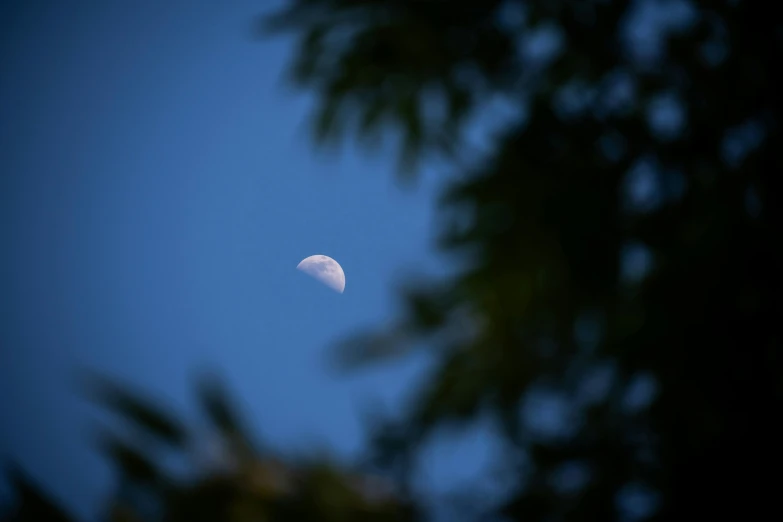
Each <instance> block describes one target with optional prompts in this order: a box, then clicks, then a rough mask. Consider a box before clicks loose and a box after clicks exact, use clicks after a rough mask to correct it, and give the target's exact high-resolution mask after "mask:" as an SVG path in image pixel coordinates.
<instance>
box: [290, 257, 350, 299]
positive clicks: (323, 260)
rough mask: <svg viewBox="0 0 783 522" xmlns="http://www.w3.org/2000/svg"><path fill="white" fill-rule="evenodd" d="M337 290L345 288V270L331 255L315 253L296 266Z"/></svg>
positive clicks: (340, 291) (341, 291)
mask: <svg viewBox="0 0 783 522" xmlns="http://www.w3.org/2000/svg"><path fill="white" fill-rule="evenodd" d="M296 269H297V270H301V271H302V272H304V273H305V274H307V275H309V276H310V277H313V278H315V279H317V280H319V281H320V282H322V283H323V284H325V285H326V286H328V287H329V288H331V289H332V290H334V291H335V292H339V293H341V294H342V293H343V290H345V272H343V269H342V267H341V266H340V264H339V263H338V262H337V261H335V260H334V259H332V258H331V257H329V256H322V255H315V256H310V257H308V258H305V259H303V260H302V262H301V263H299V264H298V265H297V267H296Z"/></svg>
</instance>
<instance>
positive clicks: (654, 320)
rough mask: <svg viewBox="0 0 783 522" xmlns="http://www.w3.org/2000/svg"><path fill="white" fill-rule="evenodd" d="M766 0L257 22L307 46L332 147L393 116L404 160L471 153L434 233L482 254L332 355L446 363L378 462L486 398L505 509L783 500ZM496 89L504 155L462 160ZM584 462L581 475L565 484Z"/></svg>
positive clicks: (338, 0) (461, 422) (583, 0)
mask: <svg viewBox="0 0 783 522" xmlns="http://www.w3.org/2000/svg"><path fill="white" fill-rule="evenodd" d="M770 6H771V4H765V3H763V2H752V1H749V0H737V1H726V0H723V1H718V0H714V1H701V2H696V1H692V2H687V1H675V0H653V1H635V2H624V1H618V0H614V1H612V0H529V1H515V0H507V1H503V2H500V1H493V0H482V1H478V0H473V1H468V0H455V1H449V2H445V1H435V0H432V1H424V0H418V1H417V0H407V1H406V0H373V1H370V0H366V1H360V0H291V1H288V2H286V4H285V6H284V7H283V8H282V9H281V10H280V11H278V12H276V13H275V14H273V15H272V16H270V17H266V18H264V19H263V21H262V22H261V24H260V27H261V29H262V31H272V32H283V33H291V34H293V35H294V36H295V38H296V42H297V50H296V52H295V55H294V57H293V59H292V64H291V69H290V79H291V80H292V82H293V83H292V84H293V85H294V86H296V87H300V88H304V89H306V90H308V91H310V92H313V93H315V94H316V95H317V105H316V108H315V110H314V116H313V122H314V123H313V125H314V135H313V136H314V138H315V140H316V142H317V143H327V144H333V143H338V142H339V140H340V139H343V138H345V137H348V136H353V137H355V138H356V139H358V140H359V142H361V143H373V140H375V139H377V137H378V136H383V135H384V133H385V132H386V133H390V132H393V133H396V136H397V137H398V138H399V149H398V151H399V157H400V158H401V160H402V163H401V167H402V168H401V170H400V171H401V173H402V174H404V175H407V176H410V175H412V174H413V173H415V172H416V171H417V169H416V167H417V165H418V166H422V165H426V164H427V163H426V161H427V160H428V159H431V158H433V157H441V158H442V157H444V156H443V154H444V153H446V156H445V158H446V159H447V160H448V159H453V161H452V162H451V163H447V165H451V167H450V170H451V173H452V174H453V175H452V176H451V177H450V178H449V180H448V181H447V182H446V186H445V187H444V192H443V196H442V199H441V201H440V211H441V214H440V215H441V218H442V219H441V222H440V223H439V227H440V229H439V238H440V239H439V247H440V249H441V251H442V252H443V253H445V254H448V255H449V256H452V258H453V257H456V258H457V259H459V260H460V262H462V263H463V265H462V266H464V267H465V268H463V269H461V270H460V271H459V272H458V273H457V274H456V275H454V276H452V277H448V278H445V279H438V280H435V279H433V280H432V281H431V282H430V283H431V284H427V285H422V284H418V285H416V286H415V287H413V288H411V289H410V290H408V289H406V290H404V291H403V303H404V312H403V313H402V314H401V317H399V322H398V325H397V327H395V328H393V329H391V330H385V331H377V332H376V331H370V332H367V333H365V334H361V335H359V336H357V337H356V338H353V339H349V340H347V341H346V343H345V344H344V345H343V346H341V347H339V350H338V354H337V355H338V359H339V360H340V361H342V363H343V365H345V366H346V367H349V368H356V367H360V366H361V365H362V364H366V363H375V362H379V361H384V360H388V359H389V358H392V357H401V356H404V355H405V354H408V353H410V352H411V351H412V350H414V349H420V348H421V347H423V349H426V350H429V351H430V352H431V353H432V354H433V355H434V358H435V361H436V363H435V364H434V366H433V368H432V369H431V371H430V373H429V378H427V379H424V380H423V384H422V387H421V388H420V389H418V391H417V392H416V393H414V394H413V398H414V400H412V401H411V404H409V407H408V408H407V410H406V413H405V415H403V416H402V417H401V418H400V419H398V420H397V423H398V424H397V425H396V427H395V426H394V424H393V423H392V424H391V425H387V426H385V427H384V430H383V431H382V432H380V433H378V436H377V440H378V443H377V444H376V445H375V448H374V450H375V451H376V453H377V454H378V455H379V456H383V458H380V457H379V462H383V463H388V464H389V465H391V463H395V462H397V463H399V462H403V461H404V462H409V461H410V460H411V459H413V458H415V456H416V455H417V454H418V453H420V452H421V451H422V448H424V447H425V445H426V441H427V440H428V438H429V437H430V435H431V434H432V433H434V432H435V431H436V430H437V429H438V428H440V427H443V426H444V425H449V426H455V425H457V426H463V427H468V426H471V425H473V424H474V423H476V422H478V420H479V419H485V418H486V417H487V416H489V417H490V418H492V419H493V420H494V422H495V425H496V426H497V427H498V429H499V430H500V432H501V433H502V436H501V438H502V439H503V442H505V443H507V444H508V443H510V446H511V447H512V448H513V450H507V451H506V453H505V454H504V455H505V457H506V458H504V459H503V460H504V461H505V463H506V464H508V465H509V466H512V467H513V466H516V464H512V463H516V462H524V463H525V464H524V465H522V464H520V465H518V467H517V468H515V469H514V472H515V473H516V474H517V476H519V477H520V480H519V484H518V485H516V486H514V485H510V486H509V491H508V492H507V494H506V496H505V498H503V499H501V500H499V501H498V503H497V505H496V506H495V507H494V510H493V511H491V512H490V513H489V515H490V516H492V515H499V514H504V515H505V516H506V517H507V518H508V519H510V520H526V521H531V520H614V519H626V518H634V516H638V517H641V518H644V517H649V518H650V519H652V520H673V519H684V518H685V517H691V518H697V519H707V518H708V517H711V516H715V515H718V516H739V517H740V518H741V519H746V518H750V517H751V516H753V515H758V514H766V513H767V512H769V513H772V512H779V508H777V507H776V506H775V501H774V500H773V499H774V498H775V497H774V493H775V492H776V491H777V487H776V485H777V483H778V481H777V480H776V479H774V478H772V477H775V476H776V475H777V473H779V469H780V467H779V466H780V464H781V463H783V459H781V456H782V455H781V444H780V441H781V440H783V431H782V428H781V426H783V424H782V423H780V422H779V419H777V416H779V415H780V413H781V412H783V373H781V361H782V360H783V359H781V353H780V349H781V334H780V325H781V323H782V322H783V306H782V305H781V292H782V291H783V280H782V278H781V272H783V258H782V257H781V256H782V254H781V253H783V245H781V242H782V241H781V240H782V239H783V232H782V231H781V228H780V227H781V223H783V220H782V219H781V218H780V211H781V208H783V205H781V203H783V202H781V183H783V176H782V175H783V169H782V168H781V167H783V155H781V153H780V146H781V140H780V138H781V102H780V100H781V93H783V83H782V82H781V73H780V70H781V64H783V56H782V54H781V51H783V23H781V21H780V18H779V17H775V16H774V15H773V14H772V11H771V7H770ZM642 23H647V24H648V26H647V28H646V29H645V28H644V27H641V26H640V25H639V24H642ZM645 31H646V32H645ZM498 101H501V102H503V104H504V105H503V106H504V107H506V109H507V112H508V114H507V115H506V116H508V117H507V118H505V120H506V121H505V122H504V123H505V125H503V126H497V127H496V128H495V129H494V130H493V131H492V132H491V133H490V135H489V139H490V141H491V146H490V148H489V150H488V151H487V152H486V153H484V154H481V155H479V154H478V153H476V154H475V155H474V156H475V157H470V158H468V159H469V161H468V162H467V163H466V162H463V161H460V160H458V159H457V158H455V157H454V156H453V155H452V153H453V152H454V151H461V150H473V149H472V148H471V147H470V146H471V140H470V139H469V132H468V130H469V129H470V127H471V125H475V124H476V121H479V119H480V118H481V117H482V116H483V115H486V114H488V113H489V111H490V110H491V108H492V106H493V104H494V103H497V102H498ZM509 120H510V122H509ZM368 138H370V141H368ZM400 211H401V212H403V211H404V209H400ZM775 223H777V225H775ZM599 377H600V378H599ZM598 384H602V386H603V387H604V391H605V393H603V394H602V393H598V392H596V391H595V390H596V389H597V388H596V387H597V386H598ZM598 387H599V388H600V386H598ZM542 394H543V396H548V397H550V398H557V399H561V402H560V403H561V404H566V406H564V407H563V408H562V409H563V411H565V412H567V415H565V414H564V415H560V417H562V419H565V420H563V422H562V423H561V424H563V425H562V426H560V429H559V430H556V432H555V433H544V434H542V433H540V430H537V429H536V423H535V418H533V419H531V418H529V417H530V416H529V415H526V414H525V411H527V410H526V406H525V405H529V404H530V403H531V401H532V400H533V397H535V396H541V395H542ZM645 395H646V396H645ZM562 419H561V420H562ZM390 422H391V421H390ZM390 434H395V436H393V437H392V436H390ZM504 447H507V446H504ZM516 457H525V458H516ZM569 466H570V469H574V467H577V468H578V469H581V470H583V475H584V476H585V477H587V478H586V479H585V480H583V481H582V483H580V484H579V485H578V486H574V487H572V488H565V490H564V488H563V487H562V486H563V484H562V481H559V480H558V477H560V476H561V475H562V472H563V470H564V469H569ZM768 510H769V511H768Z"/></svg>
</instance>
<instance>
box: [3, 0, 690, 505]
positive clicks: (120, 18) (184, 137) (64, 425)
mask: <svg viewBox="0 0 783 522" xmlns="http://www.w3.org/2000/svg"><path fill="white" fill-rule="evenodd" d="M66 4H68V3H66V2H54V1H53V2H29V3H23V2H16V3H12V2H0V244H2V252H3V255H2V256H0V290H1V291H2V299H0V397H2V400H1V401H0V459H6V458H9V457H13V458H14V459H15V460H16V461H17V462H19V463H20V464H22V465H23V466H24V468H25V469H26V470H27V471H28V472H30V473H31V474H32V475H33V477H34V478H36V479H38V480H40V481H42V483H43V484H44V486H46V487H47V488H48V489H50V490H51V491H52V492H53V493H54V494H55V495H56V496H57V497H58V498H59V499H61V500H62V501H63V502H64V503H65V504H66V505H67V506H68V507H69V508H71V509H73V510H74V511H75V512H76V513H78V514H80V515H82V516H83V517H85V518H87V519H90V518H93V517H94V515H95V514H96V513H97V509H98V508H99V506H100V505H99V501H100V499H101V494H102V493H105V492H107V491H108V490H109V487H110V477H111V475H110V473H109V470H108V468H107V466H106V464H105V463H104V462H103V460H102V459H101V458H100V456H99V455H97V454H96V453H95V452H94V451H93V450H92V448H91V446H90V442H89V435H90V428H91V427H92V426H94V421H95V420H96V415H95V411H94V410H93V409H92V408H90V407H88V405H87V404H86V403H85V402H84V400H82V399H81V398H79V397H78V396H77V395H76V393H75V380H74V379H75V375H76V371H77V370H79V369H80V368H85V367H87V368H92V369H97V370H99V371H103V372H106V373H107V374H109V375H111V376H115V377H117V378H120V379H122V380H124V381H126V382H128V383H131V384H133V385H135V386H137V387H139V388H140V389H142V390H144V391H146V392H148V393H149V394H151V396H153V397H155V398H158V399H160V400H162V401H163V402H164V403H166V404H168V405H171V406H172V407H173V408H174V409H175V411H177V412H182V413H185V414H187V415H192V414H193V413H194V405H193V400H192V399H193V397H192V386H191V384H192V378H193V377H194V375H195V374H196V372H197V371H199V370H203V369H211V370H213V371H218V372H220V373H221V374H222V375H223V377H225V378H226V380H227V381H228V383H229V385H230V388H231V390H232V391H233V392H234V393H235V394H236V395H237V396H238V397H239V398H240V399H241V400H242V407H243V411H244V413H245V414H246V416H247V417H248V419H249V420H250V421H251V424H252V426H253V427H254V428H255V430H256V432H257V433H258V435H259V436H261V437H262V438H263V439H264V440H265V441H267V442H269V443H271V444H273V445H275V446H278V447H281V448H284V449H298V448H306V447H308V446H309V445H311V444H312V443H315V444H318V445H322V444H327V445H329V446H331V447H332V448H333V449H334V450H335V451H337V452H338V453H340V454H342V455H346V456H349V455H351V454H353V453H355V452H356V451H357V449H358V448H359V447H360V444H361V441H362V429H361V425H360V419H359V416H358V410H359V408H360V406H362V405H364V404H365V402H366V399H368V398H370V397H376V396H380V397H382V398H384V399H386V400H387V401H390V402H392V403H393V402H395V401H397V400H399V398H400V396H401V394H403V393H404V391H405V389H406V388H410V386H411V384H412V383H413V382H415V379H416V375H417V374H418V375H420V370H421V367H422V366H421V364H419V363H417V362H416V361H413V362H412V363H410V364H404V365H399V366H396V367H392V368H387V369H385V370H381V371H372V372H367V373H364V374H361V375H359V376H356V377H353V378H350V379H345V378H343V377H339V376H335V375H333V374H330V373H329V372H328V371H327V368H326V365H325V355H326V348H327V347H328V346H329V345H330V344H331V343H333V342H334V341H336V340H337V339H339V338H340V337H342V336H344V335H347V334H350V333H352V332H355V331H356V330H358V329H361V328H364V327H367V326H372V325H380V324H383V322H384V321H387V320H390V319H391V318H393V316H394V311H395V304H396V302H395V291H394V290H395V286H394V283H395V282H396V281H398V280H399V278H400V277H401V276H402V275H404V274H405V273H407V272H410V271H425V272H431V273H432V272H434V273H438V272H440V271H442V270H443V267H444V265H443V264H442V263H441V262H439V259H438V258H437V256H436V255H435V253H434V251H433V249H432V246H431V240H430V238H431V237H432V234H433V226H434V223H433V219H432V218H433V210H434V208H433V198H434V195H435V193H436V187H437V185H438V183H437V180H436V179H435V178H436V176H435V173H434V172H426V173H425V179H424V180H423V183H420V184H419V186H418V187H417V188H416V189H415V190H413V191H407V192H406V191H403V190H400V189H399V188H398V187H397V185H396V184H395V182H394V180H393V165H394V162H393V158H392V157H391V156H390V155H388V154H380V155H378V156H376V157H375V158H373V159H372V160H371V159H369V158H368V157H366V156H363V155H357V154H353V153H351V152H350V151H349V152H348V153H346V154H343V155H341V156H340V157H339V158H337V159H336V158H333V157H327V156H324V155H319V154H315V153H314V150H313V148H312V147H311V143H310V142H309V139H308V135H307V132H306V129H305V128H304V125H303V124H304V117H305V115H306V114H307V111H308V103H309V101H308V98H307V96H306V95H303V94H294V93H292V92H291V91H290V90H288V89H287V88H286V87H285V85H284V84H283V83H282V81H281V80H282V78H281V75H282V72H283V68H284V65H285V64H286V62H287V60H288V58H289V57H290V51H291V46H290V43H291V42H290V40H286V39H277V40H269V41H265V42H257V41H253V40H252V39H251V36H250V24H251V22H252V20H253V18H254V16H256V15H257V14H259V13H260V12H263V11H262V9H264V8H268V7H269V6H270V5H272V2H252V1H250V0H236V1H233V2H216V1H207V0H204V1H201V2H184V1H183V2H164V3H160V2H153V1H149V0H148V1H137V2H98V1H85V2H75V3H70V4H68V5H66ZM669 4H671V5H673V6H675V7H676V6H679V5H685V4H684V3H683V2H676V1H674V2H670V3H669ZM650 5H651V2H646V1H638V2H635V3H634V6H635V8H634V11H633V13H634V14H633V16H631V17H630V18H629V21H628V27H629V29H628V33H627V34H628V38H629V46H630V47H629V48H632V49H636V50H637V51H638V52H637V54H639V53H641V54H639V55H640V58H639V59H642V58H644V57H648V55H650V56H653V55H655V52H653V51H655V49H657V48H658V45H659V43H660V42H659V41H658V40H656V34H657V33H656V31H655V30H652V29H651V30H646V32H645V30H643V29H644V27H647V26H650V25H655V23H663V22H665V21H666V20H674V19H686V18H687V16H686V15H687V14H688V12H687V9H686V10H685V11H683V10H682V9H680V11H677V10H676V9H673V8H670V9H669V11H671V12H669V13H668V14H667V15H666V17H663V18H660V17H659V18H660V20H659V18H656V16H654V13H652V12H648V11H649V9H647V8H646V7H645V6H648V7H649V6H650ZM667 5H668V4H667ZM670 7H671V6H670ZM645 9H647V11H645ZM683 13H684V14H683ZM661 16H663V15H661ZM539 36H541V35H539ZM544 36H546V35H544ZM542 38H543V39H542ZM533 40H535V39H533ZM550 40H551V41H550ZM556 41H557V39H554V40H552V39H551V38H550V39H549V40H547V38H544V37H541V38H539V39H538V40H535V41H531V42H528V44H529V47H530V49H528V50H529V51H530V52H534V53H539V54H540V53H544V54H546V53H547V52H554V51H555V50H556V47H557V45H556ZM534 44H535V45H534ZM553 46H554V47H553ZM645 53H647V54H645ZM490 109H493V108H492V107H490ZM651 110H652V111H653V112H652V113H651V114H652V115H656V114H658V115H659V116H660V117H659V118H658V119H659V120H660V119H661V118H663V119H664V120H666V121H668V120H667V119H666V118H667V116H666V114H663V113H665V112H666V111H664V110H663V109H661V108H660V107H659V108H653V109H651ZM669 112H671V111H669ZM675 112H676V111H675ZM490 113H491V114H490ZM508 115H509V111H508V106H507V105H504V104H503V103H502V102H500V103H499V104H498V105H497V106H496V107H494V109H493V110H490V111H488V112H487V116H486V117H487V119H488V120H493V121H495V120H498V121H499V120H502V119H503V118H508ZM675 116H676V114H675ZM669 119H671V115H670V116H669ZM675 119H676V118H675ZM654 123H655V122H654V121H652V122H651V125H653V124H654ZM653 126H654V125H653ZM482 128H483V127H482V126H478V127H475V128H473V129H472V130H471V137H472V138H473V139H474V140H475V143H476V144H477V145H478V146H479V147H480V148H483V146H484V145H486V143H482V141H483V139H482V136H483V135H484V132H483V131H482ZM643 181H644V180H642V181H641V182H639V183H641V184H640V185H639V187H637V188H638V189H639V190H641V191H642V193H644V190H645V189H644V186H643V185H644V183H643ZM639 183H637V184H639ZM648 189H649V187H648ZM643 195H644V194H642V196H643ZM312 254H326V255H329V256H331V257H334V258H335V259H337V260H338V261H339V262H340V263H341V264H342V266H343V268H344V269H345V272H346V290H345V293H344V294H342V295H339V294H337V293H334V292H332V291H330V290H329V289H328V288H326V287H325V286H322V285H320V284H318V283H317V282H316V281H314V280H313V279H311V278H309V277H307V276H306V275H304V274H302V273H301V272H298V271H297V270H296V265H297V264H298V263H299V261H300V260H302V259H303V258H305V257H307V256H309V255H312ZM631 257H632V256H631ZM637 257H638V256H637ZM642 257H643V256H642ZM637 264H638V263H637ZM642 264H644V263H642ZM550 402H551V401H550ZM539 409H540V410H541V411H540V413H539V414H536V415H535V417H537V418H538V419H539V421H540V423H543V424H542V425H543V426H544V427H547V426H549V428H548V429H559V428H558V426H561V425H562V422H563V421H562V416H560V415H558V414H557V410H558V408H556V407H555V406H552V405H551V404H550V405H545V406H541V407H540V408H539ZM544 410H546V411H544ZM558 419H560V420H558ZM547 423H548V424H547ZM561 427H562V426H561ZM490 440H491V438H490V437H488V436H487V433H486V430H485V429H482V428H478V429H477V430H474V431H472V432H468V433H467V434H465V435H464V436H462V437H458V438H453V439H451V441H450V442H449V443H446V444H441V445H440V446H439V449H438V451H436V452H433V453H431V454H430V455H429V456H428V457H427V458H426V459H425V461H424V463H423V468H422V470H423V473H422V476H423V477H425V478H424V479H423V481H424V482H426V483H428V484H430V485H434V486H435V487H436V488H437V489H438V490H444V489H447V488H449V487H450V486H453V485H456V484H461V483H463V482H464V481H465V480H468V479H470V478H471V477H475V472H476V471H477V470H478V469H481V468H482V466H483V465H484V464H487V463H488V462H490V461H491V459H492V456H493V455H494V453H493V452H492V450H491V447H492V445H491V443H490ZM486 483H488V482H487V481H486V480H484V481H482V484H486Z"/></svg>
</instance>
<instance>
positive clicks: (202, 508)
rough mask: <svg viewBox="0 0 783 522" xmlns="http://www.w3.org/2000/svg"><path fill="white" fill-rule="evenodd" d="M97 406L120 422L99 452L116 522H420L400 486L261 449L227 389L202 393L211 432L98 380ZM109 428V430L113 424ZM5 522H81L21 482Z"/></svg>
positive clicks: (211, 384) (205, 386) (210, 387)
mask: <svg viewBox="0 0 783 522" xmlns="http://www.w3.org/2000/svg"><path fill="white" fill-rule="evenodd" d="M85 388H86V390H87V392H88V393H89V396H90V398H91V399H92V400H94V401H95V402H97V403H98V404H100V405H102V406H104V407H105V409H106V410H107V411H108V412H109V413H112V414H113V417H115V418H114V419H113V420H114V421H115V422H112V423H110V424H112V426H113V427H112V429H108V428H106V429H104V430H101V431H99V432H98V433H99V436H98V438H97V443H98V447H99V449H100V450H101V451H102V452H103V453H104V454H105V455H106V457H107V458H108V460H109V462H110V463H111V464H112V466H113V467H114V470H115V472H116V475H117V482H116V489H115V491H114V493H113V494H112V495H111V496H110V498H109V499H108V500H107V505H106V509H105V513H104V515H103V517H102V518H101V520H106V521H108V522H137V521H144V522H154V521H160V522H180V521H182V522H186V521H187V522H200V521H203V522H221V521H225V522H263V521H282V520H297V521H302V522H308V521H310V522H351V521H357V522H358V521H362V522H364V521H377V522H386V521H395V522H396V521H412V520H414V518H413V514H412V511H411V510H410V509H409V508H408V507H406V506H405V505H404V504H403V502H402V501H400V500H399V499H398V498H397V495H396V492H395V490H394V488H393V485H392V484H391V482H389V481H384V480H382V479H380V478H378V477H374V476H371V475H366V474H362V473H359V472H358V471H357V470H355V469H351V468H349V467H347V466H345V465H341V464H339V463H337V462H330V461H329V460H328V459H324V458H316V457H312V456H306V457H303V458H291V457H289V458H285V457H283V456H281V455H279V454H275V453H273V452H271V451H269V450H265V449H263V448H259V447H258V446H257V444H256V443H255V442H254V441H253V440H252V439H251V437H250V436H249V434H248V433H247V431H246V429H245V428H244V425H243V423H242V422H241V419H240V417H239V415H238V413H237V409H236V408H235V406H234V405H233V403H232V402H231V401H230V399H229V397H228V395H227V394H226V393H225V391H224V389H223V387H222V386H221V385H220V383H219V382H218V381H216V380H215V379H205V380H203V381H202V382H200V383H199V386H198V387H197V390H198V398H199V404H200V406H201V408H200V409H201V411H202V413H203V414H204V415H203V416H204V420H205V422H200V423H194V426H195V427H194V428H192V429H188V428H187V427H186V424H185V423H183V422H180V421H178V420H176V417H175V416H174V415H173V414H172V413H171V412H168V411H165V410H163V409H162V408H161V407H160V405H159V404H158V403H157V401H153V400H150V399H146V398H144V397H143V396H142V395H141V394H138V393H136V392H133V391H131V390H129V389H128V388H127V387H125V386H121V385H118V384H117V383H115V382H113V381H111V380H108V379H104V378H98V377H95V376H91V377H90V378H89V379H88V382H87V386H86V387H85ZM107 424H109V423H107ZM12 479H13V480H12V487H13V489H14V491H15V497H16V498H15V502H14V503H13V504H12V505H11V507H10V509H9V510H8V513H6V514H5V516H4V517H2V518H0V520H3V521H7V522H70V521H71V520H72V519H71V518H70V517H69V516H68V515H67V514H66V513H65V512H64V511H63V510H62V508H60V507H58V506H57V505H56V503H55V502H54V501H52V500H50V499H48V498H47V497H46V496H45V495H44V494H43V493H42V492H41V491H40V490H39V489H38V488H37V486H36V485H35V484H34V483H33V482H32V481H30V480H29V479H27V478H26V477H24V476H23V475H22V474H20V472H16V471H15V472H14V474H13V475H12Z"/></svg>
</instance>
